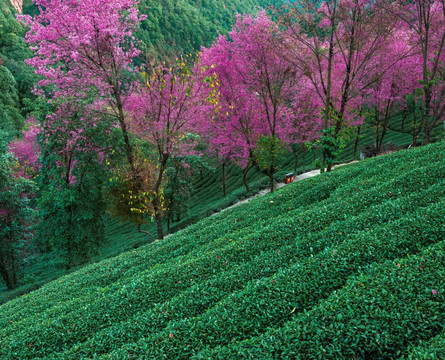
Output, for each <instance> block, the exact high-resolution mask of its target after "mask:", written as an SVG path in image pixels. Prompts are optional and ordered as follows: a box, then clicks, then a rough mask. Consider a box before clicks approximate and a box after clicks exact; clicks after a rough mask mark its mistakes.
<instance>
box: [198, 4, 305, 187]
mask: <svg viewBox="0 0 445 360" xmlns="http://www.w3.org/2000/svg"><path fill="white" fill-rule="evenodd" d="M282 40H283V39H282V38H281V33H280V31H279V29H278V26H277V25H276V24H274V23H273V22H272V21H271V20H270V19H269V18H268V17H267V16H266V14H265V12H264V11H263V12H261V13H259V14H258V15H257V16H253V15H246V16H244V17H241V16H238V18H237V22H236V25H235V26H234V28H233V30H232V31H231V32H230V33H229V38H228V39H227V38H225V37H223V36H220V38H219V39H218V40H217V42H216V43H214V44H213V45H212V46H211V47H210V48H209V49H203V52H202V64H203V65H204V66H205V67H206V71H207V75H208V76H209V77H212V76H213V75H216V78H217V82H218V91H219V92H218V96H219V98H218V103H217V104H216V113H215V115H214V116H213V119H212V120H211V122H213V124H212V126H213V127H214V129H215V132H214V134H213V135H212V140H211V141H212V142H214V144H215V145H217V146H220V148H222V149H224V150H223V152H224V153H225V155H228V156H230V157H232V158H233V159H236V160H237V161H238V162H239V164H240V165H241V166H242V167H243V168H244V172H243V180H244V183H245V184H246V181H245V175H246V173H247V171H248V169H249V166H251V165H252V164H256V165H258V166H261V167H262V168H263V170H264V172H265V173H266V174H267V175H268V176H269V179H270V189H271V191H273V190H274V180H273V175H274V173H275V171H276V166H277V156H279V155H278V154H279V153H280V148H282V147H283V146H284V143H285V141H286V139H287V135H288V134H287V133H288V129H289V124H290V123H291V119H292V117H293V113H292V111H291V107H290V104H291V102H292V101H293V98H294V97H295V92H296V91H297V89H296V85H297V83H298V77H297V76H296V74H295V73H294V72H293V67H292V66H290V65H289V63H288V62H286V61H285V60H284V59H283V57H282V56H281V55H280V51H281V50H283V47H282V46H281V45H280V44H281V42H282ZM258 141H260V142H262V145H261V146H258ZM247 188H248V186H247Z"/></svg>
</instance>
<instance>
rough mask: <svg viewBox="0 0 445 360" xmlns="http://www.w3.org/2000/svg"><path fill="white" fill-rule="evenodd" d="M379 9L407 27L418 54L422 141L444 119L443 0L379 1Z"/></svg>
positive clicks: (444, 10) (444, 28) (426, 140)
mask: <svg viewBox="0 0 445 360" xmlns="http://www.w3.org/2000/svg"><path fill="white" fill-rule="evenodd" d="M381 7H382V9H385V11H387V12H389V13H391V14H392V15H394V16H395V17H397V18H398V19H400V20H401V21H403V22H405V24H406V26H407V27H409V28H410V29H411V30H412V32H413V36H412V38H411V42H412V43H414V44H415V47H416V51H417V53H418V54H419V57H420V59H419V60H418V61H419V63H420V64H421V73H420V74H419V75H420V76H419V78H418V80H419V81H420V86H419V88H418V90H417V91H418V92H420V94H421V98H422V101H421V104H420V105H421V110H422V128H423V139H422V142H423V144H428V143H429V142H430V141H431V135H432V132H433V130H434V128H436V127H437V126H438V125H439V123H440V122H441V121H444V119H445V67H444V62H445V0H413V1H408V0H399V1H397V2H393V3H392V2H390V3H386V4H385V3H383V4H382V5H381Z"/></svg>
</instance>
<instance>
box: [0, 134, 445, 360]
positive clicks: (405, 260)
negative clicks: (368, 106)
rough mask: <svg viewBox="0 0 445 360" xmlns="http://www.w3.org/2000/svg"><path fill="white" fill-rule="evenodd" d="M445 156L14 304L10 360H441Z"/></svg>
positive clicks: (267, 208)
mask: <svg viewBox="0 0 445 360" xmlns="http://www.w3.org/2000/svg"><path fill="white" fill-rule="evenodd" d="M444 154H445V142H443V141H442V142H440V143H437V144H434V145H429V146H426V147H422V148H416V149H409V150H403V151H400V152H398V153H395V154H391V155H387V156H381V157H378V158H373V159H369V160H364V161H361V162H359V163H356V164H351V165H349V166H344V167H341V168H338V169H335V170H334V171H333V172H332V173H330V174H322V175H319V176H316V177H314V178H311V179H307V180H303V181H301V182H298V183H295V184H291V185H288V186H286V187H284V188H282V189H280V190H278V191H276V193H274V194H272V195H266V196H264V197H261V198H256V199H254V200H252V201H251V202H249V203H248V204H245V205H241V206H238V207H235V208H232V209H229V210H227V211H224V212H221V213H219V214H216V215H214V216H211V217H208V218H205V219H203V220H201V221H199V222H197V223H196V224H194V225H191V226H189V227H187V228H186V229H184V230H182V231H179V232H177V233H175V234H174V235H172V236H171V237H169V238H167V239H165V240H163V241H158V242H154V243H152V244H150V245H146V246H143V247H139V248H138V249H135V250H132V251H129V252H126V253H124V254H122V255H119V256H116V257H114V258H110V259H107V260H104V261H102V262H98V263H95V264H92V265H88V266H85V267H83V268H82V269H80V270H79V271H77V272H74V273H71V274H69V275H67V276H64V277H61V278H59V279H57V280H56V281H53V282H51V283H49V284H47V285H45V286H43V287H41V288H40V289H38V290H36V291H34V292H31V293H30V294H27V295H24V296H21V297H19V298H16V299H14V300H12V301H9V302H7V303H6V304H4V305H2V306H0V359H33V358H40V359H90V358H95V359H440V358H444V354H445V326H444V324H445V242H444V240H445V220H444V219H445V160H444Z"/></svg>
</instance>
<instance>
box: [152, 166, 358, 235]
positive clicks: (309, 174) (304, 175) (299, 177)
mask: <svg viewBox="0 0 445 360" xmlns="http://www.w3.org/2000/svg"><path fill="white" fill-rule="evenodd" d="M355 162H357V161H351V162H348V163H344V164H338V165H334V166H333V167H332V168H333V169H335V168H337V167H339V166H344V165H349V164H352V163H355ZM316 175H320V170H312V171H308V172H305V173H302V174H300V175H296V176H295V177H294V182H296V181H301V180H304V179H308V178H311V177H313V176H316ZM285 185H286V184H285V183H278V184H277V185H276V187H275V189H279V188H282V187H283V186H285ZM269 192H270V189H264V190H261V191H260V192H258V193H257V194H255V195H253V196H251V197H249V198H247V199H244V200H240V201H238V202H236V203H235V204H233V205H230V206H228V207H226V208H224V209H222V210H220V211H218V212H216V213H214V214H212V215H210V216H215V215H217V214H219V213H220V212H222V211H226V210H228V209H231V208H233V207H235V206H239V205H241V204H246V203H248V202H249V201H250V200H252V199H255V198H257V197H258V196H263V195H266V194H268V193H269ZM179 231H182V230H179ZM173 234H175V233H172V234H168V235H166V236H165V237H164V239H165V238H168V237H170V236H171V235H173ZM155 241H158V240H155Z"/></svg>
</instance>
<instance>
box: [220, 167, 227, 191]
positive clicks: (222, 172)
mask: <svg viewBox="0 0 445 360" xmlns="http://www.w3.org/2000/svg"><path fill="white" fill-rule="evenodd" d="M221 177H222V191H223V196H224V197H226V195H227V194H226V163H225V162H223V163H222V165H221Z"/></svg>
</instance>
